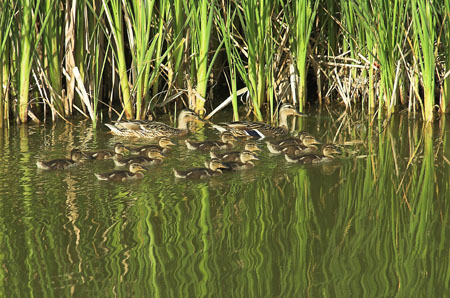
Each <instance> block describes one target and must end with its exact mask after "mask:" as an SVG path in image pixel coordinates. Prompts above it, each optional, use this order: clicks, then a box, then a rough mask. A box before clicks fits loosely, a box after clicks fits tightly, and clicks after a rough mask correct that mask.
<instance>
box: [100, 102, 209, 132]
mask: <svg viewBox="0 0 450 298" xmlns="http://www.w3.org/2000/svg"><path fill="white" fill-rule="evenodd" d="M197 120H198V121H201V120H200V118H199V117H198V115H197V114H196V113H195V112H194V111H192V110H189V109H185V110H182V111H181V112H180V114H179V115H178V128H174V127H171V126H169V125H167V124H165V123H161V122H154V121H150V122H149V121H143V120H133V121H123V122H122V121H121V122H116V123H115V124H114V125H113V124H105V125H106V126H108V127H109V129H111V132H112V133H113V134H115V135H119V136H125V137H138V138H151V139H153V138H160V137H175V136H184V135H186V134H187V133H188V123H189V122H192V121H197Z"/></svg>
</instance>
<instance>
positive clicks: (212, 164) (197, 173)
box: [173, 159, 226, 179]
mask: <svg viewBox="0 0 450 298" xmlns="http://www.w3.org/2000/svg"><path fill="white" fill-rule="evenodd" d="M225 168H226V166H224V165H223V163H222V162H221V161H220V160H218V159H211V160H210V161H209V162H208V164H207V167H205V168H192V169H188V170H185V171H179V170H176V169H173V174H174V175H175V177H176V178H190V179H204V178H208V177H214V176H218V175H221V174H222V169H225Z"/></svg>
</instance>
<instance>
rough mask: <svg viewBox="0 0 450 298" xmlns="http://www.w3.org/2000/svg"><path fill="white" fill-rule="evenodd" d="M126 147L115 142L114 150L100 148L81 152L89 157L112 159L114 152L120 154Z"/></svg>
mask: <svg viewBox="0 0 450 298" xmlns="http://www.w3.org/2000/svg"><path fill="white" fill-rule="evenodd" d="M127 150H128V149H127V148H126V147H125V145H124V144H122V143H116V144H115V145H114V151H109V150H100V151H96V152H85V151H83V152H82V153H83V154H84V155H85V156H87V157H88V158H90V159H112V158H113V156H114V155H115V154H122V153H123V152H126V151H127Z"/></svg>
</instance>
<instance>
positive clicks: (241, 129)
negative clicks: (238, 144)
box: [212, 103, 305, 138]
mask: <svg viewBox="0 0 450 298" xmlns="http://www.w3.org/2000/svg"><path fill="white" fill-rule="evenodd" d="M288 116H305V114H302V113H300V112H298V111H297V109H296V108H295V107H294V106H293V105H291V104H288V103H285V104H283V105H282V106H281V108H280V111H279V126H278V127H274V126H271V125H269V124H267V123H262V122H251V121H235V122H229V123H221V124H219V125H215V124H213V125H212V126H213V127H214V128H215V129H217V130H219V131H221V132H223V131H229V132H231V133H232V134H233V135H234V136H235V137H256V138H265V137H278V136H284V135H287V134H289V131H288V129H287V117H288Z"/></svg>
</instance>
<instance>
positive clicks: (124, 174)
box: [95, 163, 146, 181]
mask: <svg viewBox="0 0 450 298" xmlns="http://www.w3.org/2000/svg"><path fill="white" fill-rule="evenodd" d="M142 171H146V169H145V168H144V167H143V166H142V165H140V164H137V163H131V164H130V165H129V166H128V171H126V170H120V171H113V172H109V173H103V174H95V176H96V177H97V179H98V180H104V181H127V180H136V179H141V178H143V177H144V174H143V173H142Z"/></svg>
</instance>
